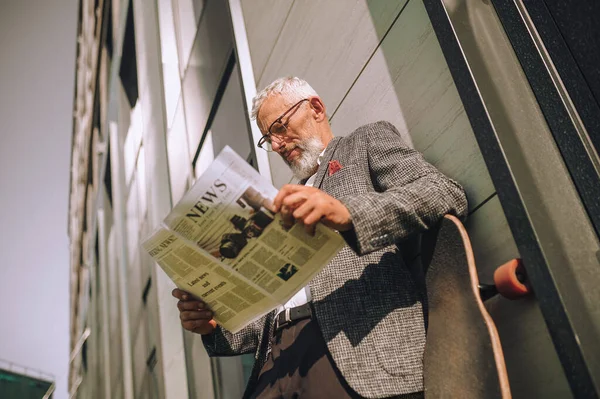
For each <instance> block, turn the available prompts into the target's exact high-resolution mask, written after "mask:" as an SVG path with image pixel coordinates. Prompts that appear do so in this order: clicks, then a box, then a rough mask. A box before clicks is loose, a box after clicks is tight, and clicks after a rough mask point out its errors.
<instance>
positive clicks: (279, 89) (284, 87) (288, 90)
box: [250, 76, 318, 119]
mask: <svg viewBox="0 0 600 399" xmlns="http://www.w3.org/2000/svg"><path fill="white" fill-rule="evenodd" d="M272 94H281V95H282V96H283V98H285V100H286V101H288V102H290V103H292V102H296V101H300V100H302V99H303V98H308V97H312V96H318V94H317V92H316V91H315V89H313V88H312V87H310V85H309V84H308V83H307V82H306V81H305V80H304V79H300V78H297V77H295V76H288V77H285V78H279V79H277V80H275V81H273V82H272V83H271V84H270V85H268V86H267V87H265V88H264V89H262V90H261V91H260V92H258V93H256V96H254V98H253V99H252V113H251V115H250V116H251V117H252V119H256V116H257V115H258V111H259V110H260V107H262V105H263V103H264V102H265V100H266V99H267V98H268V97H269V96H271V95H272Z"/></svg>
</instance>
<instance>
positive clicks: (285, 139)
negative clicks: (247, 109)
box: [257, 95, 324, 179]
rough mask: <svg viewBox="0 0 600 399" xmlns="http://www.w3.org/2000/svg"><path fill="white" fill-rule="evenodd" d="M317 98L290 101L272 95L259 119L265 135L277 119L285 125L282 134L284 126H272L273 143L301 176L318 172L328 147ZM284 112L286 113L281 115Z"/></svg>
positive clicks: (263, 106)
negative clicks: (320, 126) (317, 111)
mask: <svg viewBox="0 0 600 399" xmlns="http://www.w3.org/2000/svg"><path fill="white" fill-rule="evenodd" d="M313 101H315V100H314V99H312V98H311V99H309V100H308V101H302V102H301V103H299V104H297V103H296V102H292V103H289V102H286V101H285V100H284V98H283V97H282V96H280V95H272V96H270V97H268V98H267V99H266V100H265V101H264V103H263V105H262V106H261V108H260V111H259V113H258V118H257V122H258V127H259V128H260V130H261V132H262V133H263V134H267V133H268V131H269V127H271V126H272V125H273V122H277V123H279V125H280V126H281V125H284V126H285V129H283V133H281V134H277V133H276V132H277V131H278V130H281V129H276V128H272V129H271V133H274V134H273V135H271V146H272V147H273V151H275V152H277V153H278V154H279V155H280V156H281V157H282V158H283V160H284V161H285V162H286V163H287V164H288V165H289V166H290V167H291V168H292V171H293V172H294V174H295V175H296V176H297V177H299V178H301V179H303V178H306V177H309V176H310V175H312V174H313V173H314V172H315V171H316V168H317V167H318V164H317V159H318V157H319V154H320V153H321V151H322V150H323V148H324V145H323V143H322V141H321V138H320V134H319V130H318V126H317V122H316V119H315V110H314V109H313V105H312V102H313ZM295 104H296V105H295ZM294 105H295V106H294ZM284 114H285V115H284ZM282 115H284V116H283V117H281V116H282ZM280 118H281V119H280Z"/></svg>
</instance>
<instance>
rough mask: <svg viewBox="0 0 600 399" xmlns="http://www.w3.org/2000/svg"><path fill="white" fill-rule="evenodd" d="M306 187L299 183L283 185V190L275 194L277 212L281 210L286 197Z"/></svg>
mask: <svg viewBox="0 0 600 399" xmlns="http://www.w3.org/2000/svg"><path fill="white" fill-rule="evenodd" d="M305 188H306V187H305V186H300V185H297V184H286V185H285V186H283V187H281V190H279V192H278V193H277V195H276V196H275V199H274V200H273V207H274V209H275V212H279V211H280V210H281V205H282V202H283V199H284V198H285V197H287V196H288V195H290V194H293V193H295V192H297V191H299V190H302V189H305Z"/></svg>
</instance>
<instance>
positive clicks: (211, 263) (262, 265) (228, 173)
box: [142, 147, 344, 332]
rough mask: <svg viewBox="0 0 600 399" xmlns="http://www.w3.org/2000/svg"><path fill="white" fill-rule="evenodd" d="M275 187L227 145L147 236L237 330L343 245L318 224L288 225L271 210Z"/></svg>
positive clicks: (172, 272) (161, 257)
mask: <svg viewBox="0 0 600 399" xmlns="http://www.w3.org/2000/svg"><path fill="white" fill-rule="evenodd" d="M276 195H277V189H275V188H274V187H273V186H272V185H271V183H270V182H268V181H267V180H266V179H265V178H263V177H262V176H261V175H260V174H259V173H258V172H257V171H256V170H254V169H253V168H252V167H251V166H250V165H249V164H248V163H247V162H246V161H244V159H242V158H241V157H240V156H239V155H237V154H236V153H235V152H234V151H233V150H232V149H231V148H229V147H226V148H225V149H223V151H221V153H220V154H219V156H218V157H217V158H215V160H214V161H213V163H212V164H211V165H210V167H209V168H208V169H207V170H206V172H205V173H204V174H203V175H202V176H200V178H199V179H198V180H197V181H196V183H195V184H194V185H193V187H192V188H191V189H190V191H189V192H188V193H187V194H186V195H185V196H184V197H183V198H182V199H181V201H180V202H179V203H178V204H177V205H176V206H175V207H174V208H173V210H172V211H171V213H169V215H168V216H167V217H166V218H165V220H164V222H163V223H162V225H161V226H160V227H159V228H158V229H157V230H156V231H155V232H154V233H153V234H152V235H151V236H150V237H148V238H147V239H146V240H145V241H144V242H143V244H142V246H143V248H144V249H145V250H146V251H147V252H148V253H149V254H150V256H152V258H154V260H155V261H156V262H157V263H158V264H159V265H160V266H161V267H162V269H163V270H164V271H165V273H167V275H168V276H169V277H170V278H171V279H172V280H173V281H174V282H175V285H177V287H179V288H180V289H182V290H184V291H187V292H189V293H191V294H192V295H195V296H196V297H198V298H200V299H202V300H203V301H204V302H206V303H207V304H208V305H209V306H210V308H211V309H212V310H213V312H214V319H215V320H216V321H217V323H219V324H220V325H221V326H222V327H224V328H225V329H227V330H229V331H231V332H237V331H239V330H240V329H242V328H243V327H244V326H246V325H247V324H248V323H250V322H251V321H254V320H256V319H258V318H259V317H261V316H263V315H264V314H266V313H268V312H269V311H271V310H273V309H274V308H276V307H278V306H281V305H283V304H285V303H286V302H287V301H288V300H289V299H290V298H291V297H292V296H293V295H294V294H295V293H296V292H297V291H298V290H299V289H300V288H302V287H304V286H305V285H306V284H307V283H308V282H309V281H310V280H311V279H312V278H313V277H314V276H315V275H316V274H317V273H318V272H319V271H321V269H323V267H325V266H326V265H327V264H328V263H329V261H330V260H331V259H332V258H333V257H334V256H335V255H336V254H337V253H338V251H339V250H340V249H341V248H342V247H343V246H344V240H343V239H342V237H341V236H340V235H339V234H338V233H337V232H336V231H335V230H332V229H330V228H328V227H326V226H324V225H322V224H320V223H319V224H317V226H316V230H315V234H314V236H311V235H309V234H307V233H306V232H305V230H304V226H303V225H300V224H295V225H293V226H292V227H290V228H286V227H285V226H284V225H283V223H282V221H281V217H280V215H279V214H273V213H272V212H271V211H270V209H271V208H272V201H273V199H274V198H275V196H276Z"/></svg>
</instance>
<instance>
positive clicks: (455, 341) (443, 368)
mask: <svg viewBox="0 0 600 399" xmlns="http://www.w3.org/2000/svg"><path fill="white" fill-rule="evenodd" d="M421 248H422V252H421V256H422V263H423V267H424V270H425V279H426V285H427V297H428V305H429V312H428V328H427V341H426V346H425V355H424V380H425V397H426V398H436V399H437V398H461V399H469V398H485V399H489V398H502V399H508V398H511V394H510V388H509V384H508V376H507V373H506V366H505V364H504V355H503V352H502V346H501V344H500V338H499V336H498V332H497V330H496V326H495V324H494V321H493V320H492V318H491V317H490V315H489V314H488V312H487V310H486V309H485V307H484V305H483V301H482V300H481V298H480V293H479V278H478V277H477V269H476V266H475V259H474V257H473V250H472V248H471V242H470V241H469V236H468V234H467V232H466V230H465V228H464V226H463V225H462V223H461V222H460V221H459V220H458V219H457V218H456V217H454V216H450V215H447V216H445V217H444V219H443V220H442V222H441V224H440V228H439V229H438V230H435V231H431V232H429V233H427V234H426V235H424V236H423V242H422V246H421Z"/></svg>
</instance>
